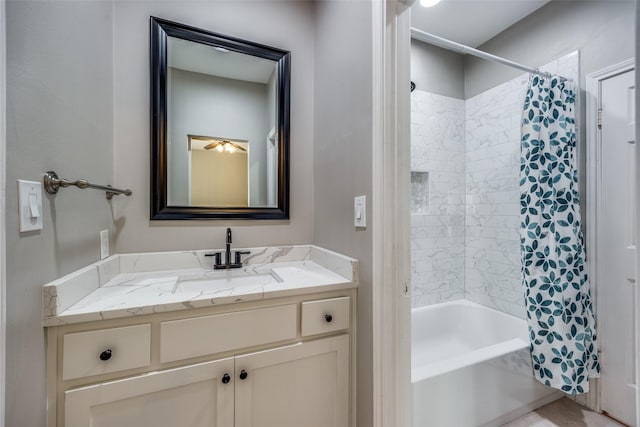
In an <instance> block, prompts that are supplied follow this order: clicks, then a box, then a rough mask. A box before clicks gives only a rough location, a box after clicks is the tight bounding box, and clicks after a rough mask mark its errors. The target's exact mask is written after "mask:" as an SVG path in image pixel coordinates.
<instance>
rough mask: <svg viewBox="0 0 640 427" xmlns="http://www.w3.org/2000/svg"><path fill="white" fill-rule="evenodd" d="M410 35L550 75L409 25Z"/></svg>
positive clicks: (455, 50)
mask: <svg viewBox="0 0 640 427" xmlns="http://www.w3.org/2000/svg"><path fill="white" fill-rule="evenodd" d="M411 36H412V37H413V38H415V39H418V40H420V41H423V42H426V43H429V44H432V45H435V46H438V47H441V48H444V49H448V50H452V51H454V52H460V53H466V54H469V55H473V56H477V57H478V58H482V59H486V60H488V61H491V62H496V63H498V64H503V65H508V66H509V67H513V68H517V69H519V70H522V71H526V72H528V73H534V74H539V75H541V76H545V77H552V74H551V73H547V72H545V71H540V70H539V69H537V68H533V67H527V66H526V65H523V64H519V63H517V62H514V61H510V60H508V59H505V58H502V57H500V56H496V55H492V54H490V53H487V52H483V51H481V50H478V49H474V48H472V47H469V46H466V45H463V44H462V43H458V42H454V41H452V40H448V39H445V38H442V37H439V36H436V35H435V34H431V33H427V32H424V31H422V30H419V29H417V28H414V27H411ZM558 77H559V78H560V79H562V80H565V81H567V80H569V81H571V79H568V78H566V77H563V76H558Z"/></svg>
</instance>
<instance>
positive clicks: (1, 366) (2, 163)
mask: <svg viewBox="0 0 640 427" xmlns="http://www.w3.org/2000/svg"><path fill="white" fill-rule="evenodd" d="M6 36H7V21H6V2H5V0H0V427H4V419H5V395H6V394H5V381H6V374H5V370H6V360H7V357H6V352H7V347H6V306H7V304H6V295H7V291H6V289H7V283H6V282H7V280H6V256H5V254H6V243H5V242H6V238H5V236H6V216H5V194H6V191H5V189H6V171H7V168H6V152H7V150H6V134H7V133H6V117H7V96H6V94H7V83H6V82H7V78H6V70H7V60H6V58H7V44H6V40H7V37H6Z"/></svg>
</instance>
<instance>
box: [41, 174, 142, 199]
mask: <svg viewBox="0 0 640 427" xmlns="http://www.w3.org/2000/svg"><path fill="white" fill-rule="evenodd" d="M42 183H43V184H44V189H45V190H47V193H49V194H56V193H57V192H58V190H59V189H60V187H63V188H66V187H71V186H76V187H78V188H94V189H96V190H103V191H105V192H106V193H107V199H109V200H111V198H112V197H113V196H115V195H117V194H124V195H125V196H130V195H132V194H133V192H132V191H131V190H128V189H127V190H120V189H119V188H113V187H111V186H110V185H98V184H92V183H90V182H89V181H87V180H86V179H79V180H77V181H69V180H68V179H60V178H58V174H57V173H55V172H53V171H48V172H47V173H45V174H44V178H42Z"/></svg>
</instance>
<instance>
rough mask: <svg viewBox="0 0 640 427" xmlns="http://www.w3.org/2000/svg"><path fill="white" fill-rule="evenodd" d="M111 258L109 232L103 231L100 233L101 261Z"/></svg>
mask: <svg viewBox="0 0 640 427" xmlns="http://www.w3.org/2000/svg"><path fill="white" fill-rule="evenodd" d="M108 256H109V230H102V231H101V232H100V259H105V258H106V257H108Z"/></svg>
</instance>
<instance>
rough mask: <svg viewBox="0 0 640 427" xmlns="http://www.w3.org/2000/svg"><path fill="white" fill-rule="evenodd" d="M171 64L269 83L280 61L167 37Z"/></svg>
mask: <svg viewBox="0 0 640 427" xmlns="http://www.w3.org/2000/svg"><path fill="white" fill-rule="evenodd" d="M168 40H169V46H168V55H169V64H168V65H169V66H170V67H174V68H179V69H181V70H187V71H194V72H196V73H202V74H210V75H212V76H218V77H224V78H227V79H234V80H244V81H248V82H255V83H263V84H267V83H268V82H269V78H270V77H271V75H272V74H273V72H274V71H275V69H276V66H277V63H276V62H275V61H271V60H268V59H263V58H258V57H257V56H251V55H245V54H242V53H237V52H230V51H226V52H223V51H219V50H216V49H215V48H213V47H211V46H208V45H206V44H201V43H194V42H190V41H187V40H183V39H179V38H176V37H168Z"/></svg>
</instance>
